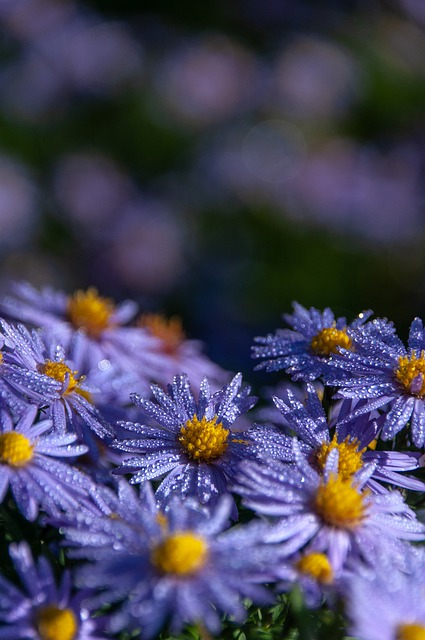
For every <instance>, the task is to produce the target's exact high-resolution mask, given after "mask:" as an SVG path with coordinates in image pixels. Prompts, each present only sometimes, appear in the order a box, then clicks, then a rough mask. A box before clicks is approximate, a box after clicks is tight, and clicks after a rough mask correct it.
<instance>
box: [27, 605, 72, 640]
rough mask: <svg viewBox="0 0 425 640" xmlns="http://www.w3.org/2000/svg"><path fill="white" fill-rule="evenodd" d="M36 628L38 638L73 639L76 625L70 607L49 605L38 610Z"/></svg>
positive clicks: (49, 639) (48, 639)
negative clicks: (61, 607)
mask: <svg viewBox="0 0 425 640" xmlns="http://www.w3.org/2000/svg"><path fill="white" fill-rule="evenodd" d="M37 630H38V633H39V636H40V640H59V639H60V640H74V638H75V637H76V634H77V631H78V625H77V620H76V619H75V615H74V612H73V611H71V609H59V607H55V606H54V605H50V606H48V607H44V608H43V609H41V611H39V612H38V615H37Z"/></svg>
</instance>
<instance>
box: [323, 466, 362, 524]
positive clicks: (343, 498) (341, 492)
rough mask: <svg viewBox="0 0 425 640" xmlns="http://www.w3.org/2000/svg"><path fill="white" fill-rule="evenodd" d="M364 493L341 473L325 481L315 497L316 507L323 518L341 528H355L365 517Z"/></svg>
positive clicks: (327, 522)
mask: <svg viewBox="0 0 425 640" xmlns="http://www.w3.org/2000/svg"><path fill="white" fill-rule="evenodd" d="M364 495H365V494H361V493H359V492H358V491H357V489H356V488H355V487H353V486H352V484H351V483H350V482H349V481H347V480H345V479H344V478H342V477H341V476H339V475H336V474H335V475H333V476H331V477H330V479H329V481H328V482H326V483H325V482H323V483H322V484H320V485H319V488H318V489H317V493H316V496H315V498H314V509H315V511H316V513H317V515H319V516H320V517H321V518H322V520H323V521H324V522H325V523H326V524H328V525H331V526H333V527H337V528H339V529H355V528H356V527H357V526H358V525H359V524H360V523H361V521H362V520H363V518H364V517H365V509H366V507H365V504H364Z"/></svg>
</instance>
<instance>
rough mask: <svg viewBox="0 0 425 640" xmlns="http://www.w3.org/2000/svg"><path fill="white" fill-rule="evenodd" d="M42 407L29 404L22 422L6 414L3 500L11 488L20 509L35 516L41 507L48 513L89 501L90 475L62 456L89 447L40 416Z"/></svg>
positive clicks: (0, 462) (0, 418) (0, 446)
mask: <svg viewBox="0 0 425 640" xmlns="http://www.w3.org/2000/svg"><path fill="white" fill-rule="evenodd" d="M36 414H37V408H36V407H29V408H28V409H27V410H26V412H25V413H24V414H23V415H22V417H21V418H20V419H19V421H18V422H17V424H16V425H14V424H13V420H12V418H11V417H10V415H8V414H7V413H5V412H2V413H1V414H0V432H1V433H0V502H1V501H2V500H3V499H4V497H5V495H6V492H7V490H8V488H9V487H10V490H11V492H12V496H13V498H14V500H15V503H16V505H17V507H18V509H19V511H20V512H21V513H22V514H23V515H24V517H25V518H27V520H35V519H36V517H37V515H38V511H39V508H40V507H41V508H42V509H44V511H46V512H47V513H48V514H57V513H58V512H59V510H62V509H63V510H65V509H69V508H71V507H72V508H78V506H79V505H80V504H81V503H82V502H85V501H88V493H89V490H90V487H91V486H92V484H93V483H92V481H91V480H90V478H89V477H88V476H86V475H84V474H83V473H81V472H80V471H78V470H77V469H76V468H74V467H72V466H71V465H69V464H67V463H65V462H63V461H61V460H57V459H56V458H74V457H76V456H79V455H81V454H83V453H85V452H86V451H87V447H86V446H85V445H80V444H73V443H74V442H75V440H76V438H77V436H76V435H73V434H62V435H58V434H56V433H52V432H51V424H52V423H51V421H50V420H42V421H41V422H34V420H35V417H36Z"/></svg>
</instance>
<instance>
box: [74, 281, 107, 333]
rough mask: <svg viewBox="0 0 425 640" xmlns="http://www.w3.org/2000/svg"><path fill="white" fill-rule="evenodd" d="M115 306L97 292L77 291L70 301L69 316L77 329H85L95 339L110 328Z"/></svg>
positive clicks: (90, 289) (92, 290)
mask: <svg viewBox="0 0 425 640" xmlns="http://www.w3.org/2000/svg"><path fill="white" fill-rule="evenodd" d="M113 312H114V305H113V302H112V300H110V299H109V298H102V297H101V296H99V295H98V293H97V290H96V289H94V288H93V287H90V288H89V289H88V290H87V291H76V292H75V293H74V295H73V296H72V297H71V298H70V299H69V300H68V309H67V315H68V319H69V321H70V322H71V323H72V324H73V325H74V327H75V328H76V329H84V331H86V332H87V333H88V335H89V336H91V337H93V338H97V337H99V335H100V334H101V333H102V332H103V331H104V330H105V329H106V328H107V327H109V326H110V318H111V315H112V314H113Z"/></svg>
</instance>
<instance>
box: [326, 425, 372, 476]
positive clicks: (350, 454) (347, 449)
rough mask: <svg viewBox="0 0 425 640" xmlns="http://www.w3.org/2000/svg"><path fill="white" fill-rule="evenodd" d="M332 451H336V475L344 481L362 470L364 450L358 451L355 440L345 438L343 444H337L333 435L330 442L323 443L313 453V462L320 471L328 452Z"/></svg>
mask: <svg viewBox="0 0 425 640" xmlns="http://www.w3.org/2000/svg"><path fill="white" fill-rule="evenodd" d="M333 449H338V453H339V457H338V474H339V476H340V477H341V478H343V479H344V480H348V479H349V478H351V477H352V476H353V475H354V474H355V473H356V471H358V470H359V469H361V468H362V466H363V461H362V455H363V453H364V452H365V451H366V449H359V441H358V440H357V438H354V439H351V438H350V436H347V438H346V439H345V440H344V441H343V442H338V439H337V436H336V435H334V437H333V438H332V440H331V441H330V442H323V443H322V444H321V445H320V447H319V448H318V449H317V451H316V452H315V453H314V462H315V465H316V466H317V467H318V468H319V470H320V471H322V470H323V469H324V467H325V463H326V459H327V457H328V455H329V452H330V451H332V450H333Z"/></svg>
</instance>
